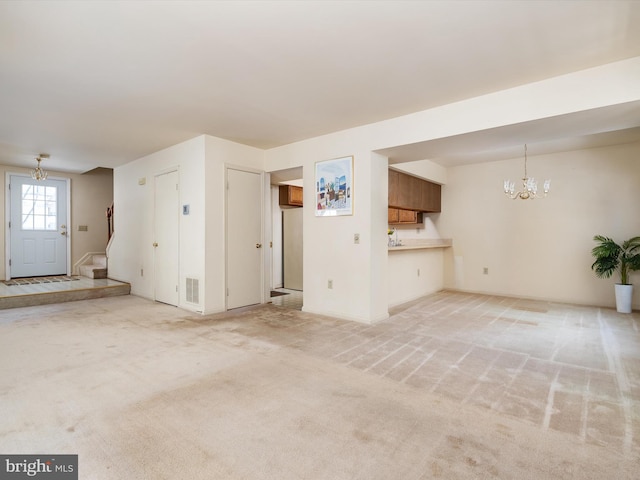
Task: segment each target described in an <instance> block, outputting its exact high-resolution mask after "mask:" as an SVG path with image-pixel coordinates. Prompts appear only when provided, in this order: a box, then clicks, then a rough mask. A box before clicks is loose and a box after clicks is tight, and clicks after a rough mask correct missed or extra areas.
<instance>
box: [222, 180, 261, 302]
mask: <svg viewBox="0 0 640 480" xmlns="http://www.w3.org/2000/svg"><path fill="white" fill-rule="evenodd" d="M262 250H263V249H262V176H261V175H260V174H259V173H254V172H248V171H244V170H235V169H232V168H229V169H227V309H232V308H238V307H244V306H246V305H254V304H256V303H261V302H262V271H263V270H262Z"/></svg>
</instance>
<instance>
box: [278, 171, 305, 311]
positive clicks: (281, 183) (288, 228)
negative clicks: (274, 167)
mask: <svg viewBox="0 0 640 480" xmlns="http://www.w3.org/2000/svg"><path fill="white" fill-rule="evenodd" d="M270 176H271V225H272V229H271V231H272V232H273V238H272V240H273V249H272V252H271V253H272V262H271V267H272V272H271V302H272V303H273V304H274V305H278V306H281V307H284V308H290V309H293V310H302V307H303V288H304V285H303V273H304V268H303V264H304V261H303V249H304V232H303V217H304V214H303V212H304V207H303V206H302V204H303V203H304V192H303V190H302V189H303V183H304V182H303V167H293V168H289V169H286V170H278V171H274V172H271V173H270ZM287 186H293V187H295V188H294V189H293V191H294V192H295V189H296V188H297V189H299V190H298V192H296V194H295V195H293V194H292V190H291V189H285V187H287ZM285 191H286V192H287V194H286V195H285V194H284V192H285ZM300 195H301V197H300Z"/></svg>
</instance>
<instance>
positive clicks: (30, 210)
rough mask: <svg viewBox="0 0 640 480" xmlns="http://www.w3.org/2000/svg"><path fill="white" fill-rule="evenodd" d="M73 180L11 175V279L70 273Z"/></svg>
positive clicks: (9, 277) (9, 267) (8, 270)
mask: <svg viewBox="0 0 640 480" xmlns="http://www.w3.org/2000/svg"><path fill="white" fill-rule="evenodd" d="M68 210H69V179H52V178H49V179H47V180H34V179H32V178H31V177H28V176H26V175H19V174H12V175H9V211H10V214H9V217H10V220H9V259H8V268H7V275H6V276H7V279H11V278H20V277H37V276H45V275H68V274H69V273H70V265H69V257H70V253H69V250H70V245H69V236H68V220H69V218H68Z"/></svg>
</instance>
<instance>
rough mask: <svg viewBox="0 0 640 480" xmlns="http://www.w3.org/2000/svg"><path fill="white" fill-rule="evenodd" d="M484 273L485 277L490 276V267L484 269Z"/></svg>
mask: <svg viewBox="0 0 640 480" xmlns="http://www.w3.org/2000/svg"><path fill="white" fill-rule="evenodd" d="M482 273H483V274H484V275H489V267H484V268H483V269H482Z"/></svg>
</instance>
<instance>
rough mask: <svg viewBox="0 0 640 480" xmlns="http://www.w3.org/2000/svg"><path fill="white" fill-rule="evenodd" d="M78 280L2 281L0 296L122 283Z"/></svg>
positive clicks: (84, 278) (81, 278)
mask: <svg viewBox="0 0 640 480" xmlns="http://www.w3.org/2000/svg"><path fill="white" fill-rule="evenodd" d="M77 278H78V279H77V280H73V281H68V282H51V283H37V284H31V285H5V284H4V283H2V282H0V297H13V296H18V295H35V294H38V293H55V292H68V291H71V290H82V289H87V288H99V287H109V286H115V285H122V282H118V281H116V280H111V279H108V278H103V279H93V278H87V277H77Z"/></svg>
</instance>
